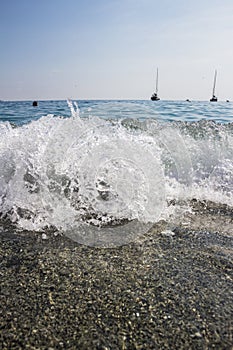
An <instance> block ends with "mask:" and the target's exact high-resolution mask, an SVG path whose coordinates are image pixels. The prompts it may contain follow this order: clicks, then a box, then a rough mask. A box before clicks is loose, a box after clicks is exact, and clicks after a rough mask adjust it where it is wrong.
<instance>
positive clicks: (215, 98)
mask: <svg viewBox="0 0 233 350" xmlns="http://www.w3.org/2000/svg"><path fill="white" fill-rule="evenodd" d="M216 78H217V70H216V69H215V73H214V86H213V94H212V97H211V99H210V102H217V101H218V98H217V97H216V96H215V86H216Z"/></svg>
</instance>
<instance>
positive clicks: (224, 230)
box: [0, 209, 233, 350]
mask: <svg viewBox="0 0 233 350" xmlns="http://www.w3.org/2000/svg"><path fill="white" fill-rule="evenodd" d="M232 217H233V215H232V211H225V212H224V211H223V212H221V211H218V213H216V212H215V211H214V210H212V211H211V210H208V212H207V211H205V210H204V209H203V210H202V211H200V210H199V212H198V214H196V215H194V216H190V217H187V218H186V221H185V220H184V222H183V223H182V222H181V223H179V225H177V226H176V227H173V229H172V232H173V233H171V232H170V233H169V231H168V232H166V231H165V230H166V229H167V225H166V223H164V222H161V223H159V224H157V225H155V226H154V228H153V229H152V230H151V231H150V232H149V233H147V234H146V235H144V236H142V237H140V239H138V240H137V241H135V242H133V243H131V244H129V245H127V246H122V247H117V248H111V249H104V248H92V247H86V246H83V245H80V244H78V243H75V242H73V241H71V240H69V239H68V238H66V237H65V236H57V237H54V236H53V235H52V234H50V235H49V234H48V235H47V239H42V235H41V234H38V233H35V232H34V233H29V232H21V233H17V234H16V233H13V231H12V229H10V228H8V229H7V228H6V227H4V229H3V232H1V233H0V280H1V296H0V327H1V332H0V348H1V349H11V350H12V349H50V350H52V349H103V350H104V349H105V350H107V349H143V350H144V349H179V350H180V349H233V273H232V272H233V232H232V231H233V230H232V222H233V221H232ZM224 223H225V224H224ZM217 228H218V229H217Z"/></svg>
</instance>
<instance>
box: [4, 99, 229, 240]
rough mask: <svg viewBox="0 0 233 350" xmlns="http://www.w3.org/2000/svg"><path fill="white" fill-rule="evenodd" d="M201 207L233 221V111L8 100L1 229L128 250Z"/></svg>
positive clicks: (203, 105)
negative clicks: (61, 235) (53, 233)
mask: <svg viewBox="0 0 233 350" xmlns="http://www.w3.org/2000/svg"><path fill="white" fill-rule="evenodd" d="M193 201H195V203H203V202H204V203H206V205H207V206H208V205H209V206H210V208H213V206H214V208H215V209H214V210H215V211H216V213H217V212H220V211H221V210H222V208H223V207H224V208H228V209H227V211H226V212H227V213H231V214H230V217H231V216H233V215H232V210H233V209H232V208H233V105H232V103H230V102H229V103H226V102H218V103H210V102H196V101H195V102H186V101H156V102H153V101H110V100H108V101H107V100H106V101H77V102H75V101H74V102H71V101H38V106H37V107H33V106H32V101H22V102H10V101H5V102H0V224H1V221H2V220H3V221H4V220H5V221H6V222H11V223H12V224H14V225H16V227H17V228H18V229H23V230H33V231H43V230H46V229H48V228H53V229H55V230H58V231H62V232H66V234H67V235H68V236H69V237H71V238H73V239H75V240H77V241H79V242H81V243H85V244H89V245H93V244H97V242H103V243H104V244H105V243H106V242H107V243H109V242H111V243H113V244H117V245H119V244H124V243H127V242H128V240H130V239H131V240H132V239H133V238H134V237H135V236H137V235H138V234H141V233H143V232H146V231H147V230H148V228H149V227H150V226H151V225H153V224H154V223H157V222H159V221H160V220H166V221H168V222H169V223H170V224H171V223H172V222H173V223H174V220H182V217H183V216H184V217H185V215H186V214H187V213H189V214H190V213H191V212H192V205H191V204H190V203H193ZM210 203H211V205H210ZM200 208H202V206H200ZM201 210H202V209H201ZM201 210H200V213H201ZM211 210H212V209H211ZM195 215H196V212H195V213H194V217H196V216H195ZM227 215H228V219H226V220H228V221H227V222H226V223H225V225H224V226H225V228H226V229H227V230H228V231H232V232H233V227H232V226H233V224H232V220H231V221H229V214H227ZM218 222H219V218H218V220H217V218H216V226H215V230H218V229H220V228H219V227H218V225H217V223H218ZM122 225H123V226H124V230H122ZM221 226H222V227H221V230H222V229H223V225H221ZM126 232H127V233H126ZM98 244H99V243H98ZM98 244H97V245H98ZM100 244H101V243H100Z"/></svg>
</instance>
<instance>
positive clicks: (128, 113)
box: [0, 100, 233, 125]
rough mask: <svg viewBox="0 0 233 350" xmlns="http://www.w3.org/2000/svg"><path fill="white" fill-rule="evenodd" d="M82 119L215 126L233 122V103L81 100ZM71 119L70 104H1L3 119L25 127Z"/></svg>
mask: <svg viewBox="0 0 233 350" xmlns="http://www.w3.org/2000/svg"><path fill="white" fill-rule="evenodd" d="M78 105H79V108H80V116H81V117H82V116H84V117H87V116H89V115H90V114H91V115H94V116H99V117H102V118H106V119H111V118H139V119H141V120H145V119H156V120H162V121H187V122H195V121H199V120H203V119H204V120H213V121H215V122H216V123H230V122H233V103H231V102H228V103H227V102H217V103H210V102H203V101H191V102H186V101H156V102H155V101H143V100H140V101H139V100H130V101H129V100H126V101H122V100H119V101H112V100H96V101H94V100H92V101H90V100H81V101H78ZM47 114H53V115H55V116H66V117H69V116H70V109H69V107H68V105H67V101H66V100H64V101H39V102H38V106H37V107H33V106H32V101H1V102H0V120H2V121H10V122H13V123H15V124H17V125H22V124H24V123H27V122H29V121H31V120H36V119H38V118H40V117H42V116H44V115H47Z"/></svg>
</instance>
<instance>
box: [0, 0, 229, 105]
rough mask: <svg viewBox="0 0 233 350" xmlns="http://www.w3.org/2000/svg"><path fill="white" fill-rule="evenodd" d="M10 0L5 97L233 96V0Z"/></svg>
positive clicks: (3, 64)
mask: <svg viewBox="0 0 233 350" xmlns="http://www.w3.org/2000/svg"><path fill="white" fill-rule="evenodd" d="M0 5H1V6H0V8H1V11H0V48H1V51H0V100H34V99H35V100H46V99H62V100H64V99H66V98H71V99H75V100H81V99H149V98H150V96H151V94H152V93H153V92H154V90H155V81H156V69H157V67H158V70H159V96H160V98H161V99H164V100H182V99H187V98H189V99H192V100H208V99H209V98H210V97H211V94H212V86H213V79H214V71H215V69H217V72H218V73H217V85H216V95H217V96H218V98H219V100H226V99H229V100H233V64H232V63H233V45H232V41H233V0H211V1H210V0H195V1H190V0H160V1H158V0H40V1H38V0H36V1H35V0H0Z"/></svg>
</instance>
